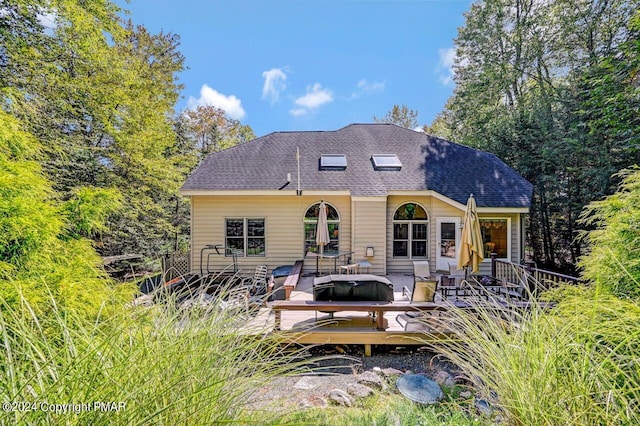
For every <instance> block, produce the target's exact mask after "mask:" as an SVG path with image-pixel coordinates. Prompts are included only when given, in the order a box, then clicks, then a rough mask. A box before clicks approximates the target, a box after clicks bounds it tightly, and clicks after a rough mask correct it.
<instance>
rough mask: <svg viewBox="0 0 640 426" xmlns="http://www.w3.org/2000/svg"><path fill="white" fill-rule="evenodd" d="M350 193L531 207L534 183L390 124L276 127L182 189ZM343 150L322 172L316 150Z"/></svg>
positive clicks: (487, 158)
mask: <svg viewBox="0 0 640 426" xmlns="http://www.w3.org/2000/svg"><path fill="white" fill-rule="evenodd" d="M296 148H299V150H300V188H301V189H302V190H303V191H304V190H319V191H349V192H350V193H351V195H352V196H384V195H387V194H388V192H389V191H417V190H433V191H436V192H438V193H440V194H442V195H444V196H446V197H448V198H450V199H452V200H455V201H457V202H459V203H462V204H464V203H466V201H467V198H468V197H469V194H471V193H473V194H474V196H475V198H476V202H477V204H478V207H527V208H528V207H529V206H530V204H531V195H532V188H533V187H532V185H531V184H530V183H529V182H527V181H526V180H525V179H524V178H522V177H521V176H520V175H519V174H518V173H516V172H515V171H514V170H513V169H511V168H510V167H509V166H507V165H506V164H505V163H503V162H502V161H501V160H500V159H499V158H497V157H496V156H495V155H493V154H490V153H487V152H484V151H480V150H477V149H473V148H469V147H466V146H463V145H459V144H456V143H453V142H449V141H446V140H443V139H439V138H435V137H432V136H429V135H426V134H424V133H420V132H415V131H413V130H408V129H404V128H402V127H398V126H395V125H393V124H351V125H349V126H346V127H344V128H342V129H339V130H335V131H317V132H316V131H311V132H276V133H271V134H269V135H266V136H263V137H261V138H257V139H254V140H253V141H250V142H247V143H245V144H242V145H238V146H235V147H233V148H229V149H226V150H224V151H221V152H216V153H212V154H209V155H208V156H207V157H206V158H205V159H204V160H203V162H202V163H201V164H200V166H198V168H197V169H196V170H195V171H194V172H193V173H192V174H191V176H189V178H188V179H187V181H186V182H185V184H184V185H183V186H182V191H184V192H185V193H187V194H188V193H189V192H190V191H229V190H231V191H243V190H277V189H278V188H280V187H281V186H282V185H283V184H284V183H285V182H286V176H287V173H291V178H292V182H291V184H290V185H289V186H287V188H286V189H287V190H292V189H295V188H296V187H297V184H298V183H297V181H296V178H297V176H296V175H297V164H296ZM326 154H344V155H345V157H346V159H347V167H346V169H345V170H340V171H337V170H320V167H319V161H320V157H321V155H326ZM373 154H396V155H397V156H398V158H399V159H400V161H401V162H402V168H401V169H400V170H393V171H392V170H374V167H373V165H372V162H371V156H372V155H373Z"/></svg>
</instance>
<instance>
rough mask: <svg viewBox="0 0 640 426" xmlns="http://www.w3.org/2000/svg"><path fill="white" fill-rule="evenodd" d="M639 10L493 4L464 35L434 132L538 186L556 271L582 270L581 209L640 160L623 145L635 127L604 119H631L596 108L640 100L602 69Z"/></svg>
mask: <svg viewBox="0 0 640 426" xmlns="http://www.w3.org/2000/svg"><path fill="white" fill-rule="evenodd" d="M639 4H640V3H639V2H638V1H631V2H629V1H622V0H619V1H596V2H593V1H587V0H577V1H576V0H554V1H551V2H532V1H528V0H488V1H483V2H478V3H475V4H473V5H472V7H471V9H470V11H469V12H468V13H467V15H466V23H465V25H464V27H462V28H461V29H460V30H459V33H458V37H457V39H456V47H457V60H456V65H455V67H454V69H455V76H454V79H455V81H456V89H455V92H454V95H453V96H452V97H451V99H450V100H449V102H448V103H447V106H446V109H445V111H443V112H442V113H441V114H440V115H439V116H438V118H437V121H436V122H434V124H433V125H432V127H435V126H436V125H437V126H438V128H439V129H440V130H439V132H440V133H441V134H447V133H448V134H449V135H451V138H452V139H453V140H456V141H458V142H461V143H464V144H466V145H470V146H474V147H478V148H481V149H484V150H488V151H491V152H493V153H495V154H496V155H498V156H499V157H501V158H502V159H503V160H505V161H506V162H507V163H508V164H510V165H512V166H513V167H514V168H516V169H517V170H518V171H519V172H520V173H521V174H522V175H523V176H524V177H525V178H527V179H528V180H529V181H531V182H532V183H533V184H534V187H535V193H534V202H533V205H532V209H531V215H530V220H529V222H528V234H529V238H528V239H529V241H530V242H531V244H532V247H531V250H532V253H533V256H534V259H535V260H536V261H538V262H540V263H543V264H545V265H546V266H548V267H563V268H565V269H568V268H570V267H571V266H572V265H573V264H575V262H576V261H577V259H578V257H580V255H581V253H582V250H583V247H582V244H583V243H582V242H581V241H576V240H575V237H576V235H577V233H578V232H579V230H580V225H579V224H578V222H577V220H578V217H579V214H580V211H581V210H582V208H583V206H584V205H585V204H587V203H588V202H589V201H591V200H594V199H596V198H598V197H600V196H602V195H605V194H608V193H611V192H612V191H613V190H614V187H615V181H613V180H611V179H610V176H611V174H612V173H614V172H615V171H617V170H619V169H620V168H623V167H628V166H629V165H631V164H634V163H635V162H636V161H637V159H638V156H637V151H636V150H634V149H626V148H625V149H621V148H622V146H623V145H624V144H625V142H623V141H622V138H621V136H622V135H623V134H625V133H627V135H628V134H629V133H633V130H632V129H633V126H630V121H629V120H627V119H620V120H618V124H619V126H617V127H618V128H617V129H616V130H615V131H613V132H612V130H613V128H612V126H610V127H609V128H608V129H607V128H605V127H604V126H602V125H597V122H598V120H600V119H598V118H596V116H598V115H600V116H601V117H602V116H608V117H609V119H613V117H614V115H617V116H618V117H624V115H620V114H616V113H615V112H614V109H609V110H608V111H605V110H604V109H601V108H599V107H596V108H594V106H596V105H605V104H608V105H611V100H612V99H611V98H612V97H614V94H620V93H627V95H624V96H623V98H624V99H626V100H632V99H634V98H633V90H632V86H633V84H632V79H628V78H627V79H626V80H625V79H622V80H620V79H619V80H618V83H620V84H617V83H615V84H614V83H613V82H612V81H606V78H602V77H604V76H605V75H607V71H605V69H606V67H605V69H603V68H602V67H603V65H604V64H606V63H607V62H608V61H611V60H612V59H613V58H617V57H619V55H620V54H621V52H623V51H624V50H625V45H626V43H628V40H629V38H630V37H633V31H632V30H630V28H629V27H627V25H626V24H627V22H628V21H629V18H630V16H631V13H632V11H633V10H636V9H637V7H638V5H639ZM636 52H637V50H636ZM636 56H637V53H636ZM594 76H599V77H600V78H592V77H594ZM605 92H606V93H609V95H611V96H609V97H608V99H607V97H606V96H605V97H601V96H600V95H599V94H600V93H605ZM631 104H632V105H633V102H631ZM617 105H618V106H619V107H620V108H623V106H624V102H618V103H617ZM631 108H633V107H631ZM596 110H597V111H598V112H596ZM627 111H631V109H628V110H627ZM603 114H604V115H603ZM594 126H595V127H597V128H599V129H600V130H599V131H597V132H596V131H594V130H595V127H594ZM443 127H446V128H447V129H446V130H443ZM627 139H629V138H628V136H627Z"/></svg>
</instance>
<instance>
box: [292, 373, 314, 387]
mask: <svg viewBox="0 0 640 426" xmlns="http://www.w3.org/2000/svg"><path fill="white" fill-rule="evenodd" d="M316 386H318V382H317V380H315V377H311V376H303V377H302V378H301V379H300V380H298V381H297V382H296V384H295V385H293V387H294V389H302V390H310V389H313V388H315V387H316Z"/></svg>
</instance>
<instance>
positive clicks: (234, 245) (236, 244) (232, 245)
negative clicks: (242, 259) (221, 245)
mask: <svg viewBox="0 0 640 426" xmlns="http://www.w3.org/2000/svg"><path fill="white" fill-rule="evenodd" d="M226 247H227V248H228V249H231V250H232V251H237V252H239V253H238V254H241V255H244V238H227V244H226Z"/></svg>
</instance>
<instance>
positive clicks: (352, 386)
mask: <svg viewBox="0 0 640 426" xmlns="http://www.w3.org/2000/svg"><path fill="white" fill-rule="evenodd" d="M347 392H348V393H350V394H351V395H353V396H355V397H358V398H366V397H368V396H369V395H371V394H372V393H373V392H374V391H373V389H371V388H370V387H369V386H365V385H362V384H360V383H349V384H348V385H347Z"/></svg>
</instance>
